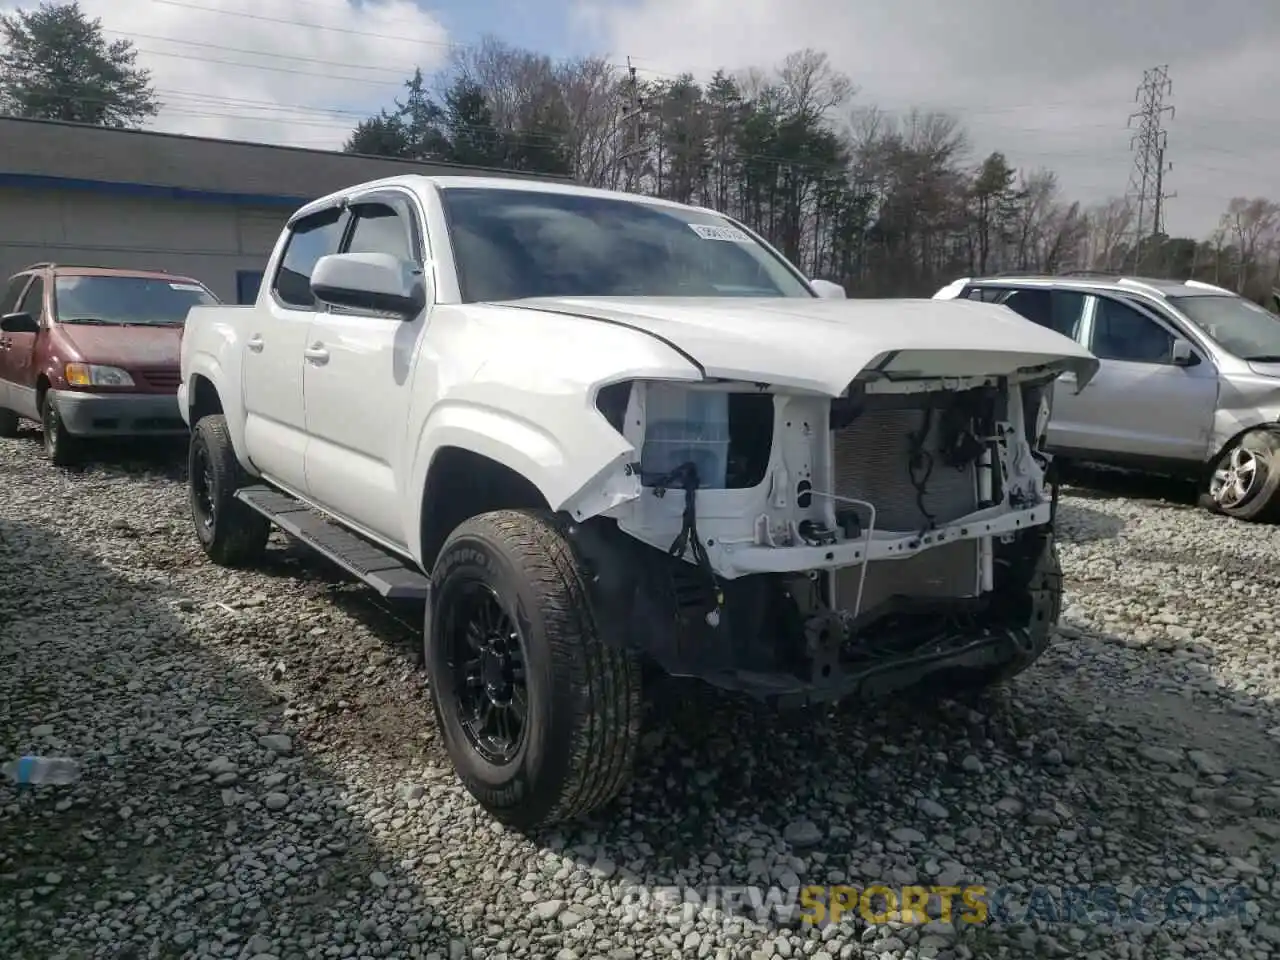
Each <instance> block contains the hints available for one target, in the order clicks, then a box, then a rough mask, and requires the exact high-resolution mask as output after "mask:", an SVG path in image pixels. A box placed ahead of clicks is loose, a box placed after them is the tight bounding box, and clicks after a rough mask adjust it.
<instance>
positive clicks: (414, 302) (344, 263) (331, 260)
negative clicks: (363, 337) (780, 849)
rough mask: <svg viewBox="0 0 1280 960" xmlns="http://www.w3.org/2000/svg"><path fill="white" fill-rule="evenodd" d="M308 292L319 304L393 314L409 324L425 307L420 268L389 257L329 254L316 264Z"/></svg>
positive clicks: (424, 290)
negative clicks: (309, 291) (313, 295)
mask: <svg viewBox="0 0 1280 960" xmlns="http://www.w3.org/2000/svg"><path fill="white" fill-rule="evenodd" d="M311 292H312V293H313V294H315V297H316V299H317V300H319V301H320V302H321V303H327V304H330V305H331V306H335V307H354V308H356V309H360V310H377V311H379V312H383V313H394V314H396V315H398V316H399V317H400V318H401V319H402V320H412V319H414V318H415V317H417V316H418V314H420V313H421V312H422V311H423V310H424V309H425V308H426V306H427V301H428V299H429V297H428V291H427V279H426V275H425V274H424V272H423V269H422V267H421V266H420V265H418V264H416V263H413V262H411V261H409V260H401V259H400V258H399V257H395V256H392V255H391V254H389V253H331V254H329V255H328V256H325V257H321V258H320V259H319V260H318V261H317V262H316V268H315V270H314V271H313V272H312V274H311Z"/></svg>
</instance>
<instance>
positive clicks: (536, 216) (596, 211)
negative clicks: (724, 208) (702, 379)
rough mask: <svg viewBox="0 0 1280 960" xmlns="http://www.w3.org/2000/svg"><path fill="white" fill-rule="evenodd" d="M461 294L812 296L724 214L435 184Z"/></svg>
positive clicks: (467, 298) (470, 297) (485, 297)
mask: <svg viewBox="0 0 1280 960" xmlns="http://www.w3.org/2000/svg"><path fill="white" fill-rule="evenodd" d="M441 194H442V197H443V203H444V210H445V217H446V219H447V221H448V224H449V235H450V238H451V239H452V241H453V250H454V257H455V260H456V262H457V266H458V282H459V284H460V285H461V288H462V299H463V301H464V302H468V303H472V302H476V301H492V300H518V299H523V298H525V297H813V296H814V294H813V293H811V292H810V290H809V288H808V286H807V285H806V284H805V282H804V281H803V280H801V279H800V278H799V277H798V276H797V275H796V274H795V273H793V272H792V270H791V269H790V268H789V267H788V266H787V264H786V263H784V262H783V261H782V260H780V259H779V258H778V257H777V256H775V255H774V254H772V253H770V252H769V250H767V249H766V248H765V247H763V246H762V245H761V244H759V243H757V242H756V241H755V240H753V239H752V238H751V237H750V236H749V235H748V234H746V233H744V232H743V231H742V230H741V229H739V228H738V227H735V226H734V225H733V224H732V223H730V222H729V221H728V220H726V219H724V218H723V217H719V216H716V215H715V214H710V213H702V212H699V211H696V210H690V209H688V208H683V207H664V206H659V205H657V204H652V203H641V202H635V201H629V200H615V199H612V198H607V197H592V196H583V195H581V194H563V193H543V192H539V191H533V190H504V189H496V190H495V189H471V188H465V189H464V188H448V189H445V190H442V191H441Z"/></svg>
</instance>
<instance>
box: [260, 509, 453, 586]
mask: <svg viewBox="0 0 1280 960" xmlns="http://www.w3.org/2000/svg"><path fill="white" fill-rule="evenodd" d="M236 499H237V500H241V501H243V502H244V503H245V504H247V505H248V506H250V507H252V508H253V509H254V510H256V511H257V512H258V513H260V514H262V515H263V516H264V517H266V518H267V519H268V520H270V521H271V522H272V523H274V524H275V525H276V526H278V527H279V528H280V529H281V530H283V531H285V532H286V533H289V534H292V535H293V536H295V537H297V538H298V539H299V540H301V541H302V542H303V543H305V544H306V545H307V546H309V547H311V548H312V549H313V550H315V551H316V552H318V553H320V554H323V555H324V556H325V557H327V558H328V559H329V560H331V561H332V562H334V563H336V564H337V565H338V566H340V567H342V569H344V570H346V571H347V572H349V573H352V574H354V575H355V576H357V577H359V578H360V579H361V580H363V581H364V582H365V583H367V584H368V585H369V586H371V587H373V589H374V590H377V591H378V593H380V594H382V596H384V597H386V598H387V599H388V600H426V599H427V594H428V592H429V591H430V588H431V581H430V580H428V579H427V578H426V577H424V576H423V575H422V574H421V573H419V572H418V571H417V570H414V569H412V568H411V567H408V566H406V565H405V562H404V561H403V560H401V559H400V558H398V557H396V556H395V555H394V554H391V553H388V552H387V551H386V550H385V549H383V548H382V547H380V546H377V545H376V544H373V543H370V542H369V541H368V540H365V539H364V538H363V537H358V536H356V535H355V534H354V533H351V532H350V531H349V530H347V529H346V528H344V527H340V526H338V524H336V523H334V522H333V521H331V520H328V519H326V518H324V517H322V516H321V515H320V514H318V513H316V512H315V511H313V510H312V509H311V508H310V507H308V506H307V505H306V504H304V503H301V502H299V501H297V500H295V499H293V498H292V497H289V496H286V495H285V494H283V493H280V492H279V491H278V490H274V489H272V488H271V487H268V486H264V485H261V484H257V485H254V486H250V487H242V488H241V489H240V490H237V491H236Z"/></svg>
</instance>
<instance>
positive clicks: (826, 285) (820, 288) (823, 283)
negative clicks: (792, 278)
mask: <svg viewBox="0 0 1280 960" xmlns="http://www.w3.org/2000/svg"><path fill="white" fill-rule="evenodd" d="M809 286H811V287H813V292H814V293H816V294H817V295H818V296H820V297H821V298H822V299H823V300H845V299H848V294H846V293H845V292H844V287H842V286H841V285H840V284H838V283H832V282H831V281H830V280H810V281H809Z"/></svg>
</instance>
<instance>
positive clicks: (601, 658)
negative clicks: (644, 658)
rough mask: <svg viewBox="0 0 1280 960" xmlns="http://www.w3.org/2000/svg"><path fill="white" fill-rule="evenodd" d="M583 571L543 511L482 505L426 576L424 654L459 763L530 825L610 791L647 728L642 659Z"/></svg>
mask: <svg viewBox="0 0 1280 960" xmlns="http://www.w3.org/2000/svg"><path fill="white" fill-rule="evenodd" d="M584 582H585V578H584V576H583V573H582V571H581V569H580V567H579V563H578V560H577V558H576V557H575V556H574V554H573V552H572V550H571V548H570V546H569V544H568V542H567V541H566V539H565V536H564V534H563V533H562V530H561V527H560V525H559V524H558V522H557V520H556V519H555V517H554V516H552V515H549V514H546V513H534V512H524V511H513V510H503V511H498V512H495V513H487V514H483V515H481V516H478V517H474V518H472V519H470V520H468V521H466V522H465V523H463V524H462V525H461V526H460V527H458V529H456V530H455V531H454V532H453V533H452V534H451V535H450V537H449V539H448V541H447V542H446V543H445V545H444V547H443V549H442V550H441V552H440V556H439V558H438V559H437V561H436V564H435V569H434V571H433V572H432V576H431V600H430V602H429V603H428V605H427V623H426V627H427V630H426V639H425V643H426V649H425V660H426V666H427V672H428V678H429V679H430V681H431V687H432V702H433V704H434V709H435V715H436V722H437V725H438V728H439V730H440V733H441V737H442V739H443V740H444V743H445V747H446V748H447V749H448V751H449V756H450V758H451V759H452V761H453V765H454V769H455V770H456V771H457V773H458V776H459V778H460V779H461V780H462V782H463V784H464V785H465V786H466V788H467V789H468V790H469V791H470V792H471V794H472V796H474V797H475V798H476V799H477V800H478V801H479V802H480V804H481V805H482V806H483V807H485V809H487V810H488V811H489V812H490V813H491V814H492V815H493V816H494V817H495V818H497V819H498V820H500V821H501V822H503V823H506V824H508V825H510V826H513V827H515V828H517V829H522V830H529V829H533V828H535V827H539V826H544V825H547V824H550V823H555V822H557V821H562V820H567V819H570V818H573V817H577V816H581V815H583V814H586V813H588V812H590V811H591V810H593V809H595V808H597V807H600V806H602V805H604V804H605V803H608V802H609V801H610V800H612V799H613V798H614V797H615V796H617V794H618V793H620V792H621V790H622V789H623V787H624V786H625V785H626V783H627V780H628V779H629V777H630V773H631V767H632V763H633V761H634V758H635V750H636V744H637V742H638V740H639V736H640V711H641V700H640V666H639V663H638V662H637V661H636V659H635V658H634V657H633V656H632V655H631V654H630V653H628V652H626V651H623V650H621V649H618V648H615V647H612V646H609V645H607V644H606V643H605V642H604V641H603V640H602V639H601V630H600V626H599V625H598V624H597V623H596V621H595V617H594V615H593V612H592V610H591V607H590V604H589V601H588V599H587V596H586V591H585V588H584Z"/></svg>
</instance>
